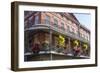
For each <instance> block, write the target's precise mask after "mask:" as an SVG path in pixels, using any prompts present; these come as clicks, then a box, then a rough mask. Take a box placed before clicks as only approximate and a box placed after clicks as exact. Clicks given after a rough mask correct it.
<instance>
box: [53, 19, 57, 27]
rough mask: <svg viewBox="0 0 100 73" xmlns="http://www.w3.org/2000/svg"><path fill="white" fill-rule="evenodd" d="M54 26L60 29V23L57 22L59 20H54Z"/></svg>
mask: <svg viewBox="0 0 100 73" xmlns="http://www.w3.org/2000/svg"><path fill="white" fill-rule="evenodd" d="M54 26H55V27H58V21H57V19H54Z"/></svg>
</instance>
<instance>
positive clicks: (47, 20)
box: [45, 15, 50, 24]
mask: <svg viewBox="0 0 100 73" xmlns="http://www.w3.org/2000/svg"><path fill="white" fill-rule="evenodd" d="M45 24H50V16H48V15H46V16H45Z"/></svg>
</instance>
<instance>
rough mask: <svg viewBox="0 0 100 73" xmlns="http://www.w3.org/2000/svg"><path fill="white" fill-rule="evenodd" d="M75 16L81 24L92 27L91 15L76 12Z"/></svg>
mask: <svg viewBox="0 0 100 73" xmlns="http://www.w3.org/2000/svg"><path fill="white" fill-rule="evenodd" d="M74 15H75V17H76V18H77V19H78V21H79V22H80V24H82V25H84V26H85V27H87V28H88V29H90V25H91V15H90V14H86V13H74Z"/></svg>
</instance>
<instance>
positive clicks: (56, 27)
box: [26, 21, 89, 43]
mask: <svg viewBox="0 0 100 73" xmlns="http://www.w3.org/2000/svg"><path fill="white" fill-rule="evenodd" d="M45 22H46V21H43V22H41V23H40V24H31V25H29V26H27V28H26V29H33V27H35V28H36V27H44V28H46V29H51V30H54V31H56V32H59V33H61V34H64V35H66V36H69V37H72V38H74V39H78V40H81V41H84V42H87V43H89V41H87V40H85V39H84V38H82V37H80V35H79V34H75V33H74V32H70V31H69V30H68V29H65V28H64V27H62V26H59V25H58V24H54V23H53V22H50V21H47V22H49V24H46V23H45Z"/></svg>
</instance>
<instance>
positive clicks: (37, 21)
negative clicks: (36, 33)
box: [35, 15, 39, 24]
mask: <svg viewBox="0 0 100 73" xmlns="http://www.w3.org/2000/svg"><path fill="white" fill-rule="evenodd" d="M35 24H39V16H37V15H36V16H35Z"/></svg>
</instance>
